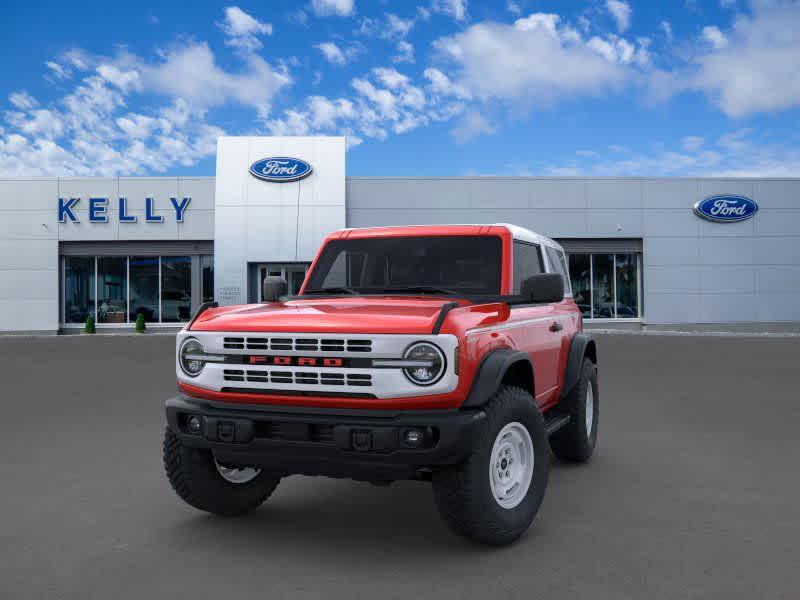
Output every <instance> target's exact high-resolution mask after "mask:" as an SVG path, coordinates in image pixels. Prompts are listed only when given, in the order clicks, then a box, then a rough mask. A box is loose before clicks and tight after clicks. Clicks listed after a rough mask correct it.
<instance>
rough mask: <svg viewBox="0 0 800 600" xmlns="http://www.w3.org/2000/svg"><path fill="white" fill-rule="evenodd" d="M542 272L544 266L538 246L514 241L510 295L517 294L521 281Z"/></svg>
mask: <svg viewBox="0 0 800 600" xmlns="http://www.w3.org/2000/svg"><path fill="white" fill-rule="evenodd" d="M543 272H544V264H543V263H542V252H541V249H540V248H539V246H537V245H536V244H528V243H527V242H520V241H517V240H514V289H513V290H512V291H511V293H512V294H519V293H520V289H521V287H522V280H523V279H526V278H528V277H530V276H531V275H537V274H539V273H543Z"/></svg>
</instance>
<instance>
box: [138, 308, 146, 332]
mask: <svg viewBox="0 0 800 600" xmlns="http://www.w3.org/2000/svg"><path fill="white" fill-rule="evenodd" d="M145 329H146V325H145V322H144V315H143V314H142V313H139V314H138V315H136V333H144V330H145Z"/></svg>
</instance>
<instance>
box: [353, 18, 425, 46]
mask: <svg viewBox="0 0 800 600" xmlns="http://www.w3.org/2000/svg"><path fill="white" fill-rule="evenodd" d="M415 24H416V21H415V19H403V18H402V17H398V16H397V15H395V14H393V13H386V14H385V15H384V18H383V19H376V18H373V17H364V18H363V19H361V23H360V24H359V27H358V33H359V34H360V35H363V36H367V37H375V38H381V39H384V40H402V39H404V38H405V37H406V36H407V35H408V33H409V32H410V31H411V30H412V29H413V28H414V25H415Z"/></svg>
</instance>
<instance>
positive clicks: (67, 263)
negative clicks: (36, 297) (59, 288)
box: [63, 256, 95, 323]
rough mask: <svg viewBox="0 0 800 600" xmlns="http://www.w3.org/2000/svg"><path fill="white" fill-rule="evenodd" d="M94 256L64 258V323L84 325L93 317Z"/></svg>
mask: <svg viewBox="0 0 800 600" xmlns="http://www.w3.org/2000/svg"><path fill="white" fill-rule="evenodd" d="M94 284H95V279H94V256H65V257H64V304H63V307H64V322H65V323H85V322H86V317H88V316H89V315H94V298H95V295H94V292H95V289H94V288H95V286H94Z"/></svg>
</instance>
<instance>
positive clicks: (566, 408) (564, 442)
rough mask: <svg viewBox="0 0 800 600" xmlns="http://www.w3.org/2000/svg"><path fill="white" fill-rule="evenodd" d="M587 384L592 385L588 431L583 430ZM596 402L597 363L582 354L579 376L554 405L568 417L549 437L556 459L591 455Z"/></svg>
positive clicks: (571, 459)
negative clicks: (590, 425) (591, 411)
mask: <svg viewBox="0 0 800 600" xmlns="http://www.w3.org/2000/svg"><path fill="white" fill-rule="evenodd" d="M589 386H592V388H591V389H592V396H593V400H594V416H593V418H592V427H591V431H587V430H586V392H587V390H588V389H589ZM599 405H600V393H599V390H598V387H597V367H596V366H595V364H594V363H593V362H592V361H591V360H590V359H588V358H584V359H583V365H582V367H581V375H580V379H579V380H578V382H577V383H576V384H575V386H574V387H573V388H572V391H571V392H570V393H569V395H568V396H567V397H566V398H564V399H563V400H562V401H561V403H560V404H559V406H558V408H557V409H556V410H558V411H559V412H560V413H563V414H566V415H569V417H570V420H569V423H568V424H567V425H565V426H564V427H562V428H561V429H559V430H558V431H557V432H555V433H554V434H553V435H552V436H551V437H550V447H551V448H552V449H553V454H555V455H556V457H557V458H558V459H559V460H563V461H565V462H574V463H584V462H587V461H588V460H589V459H590V458H591V457H592V453H593V452H594V448H595V445H596V444H597V417H598V414H599V410H598V409H599Z"/></svg>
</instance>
